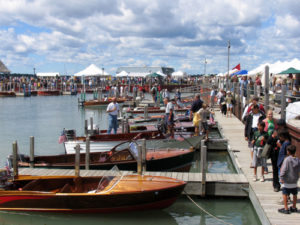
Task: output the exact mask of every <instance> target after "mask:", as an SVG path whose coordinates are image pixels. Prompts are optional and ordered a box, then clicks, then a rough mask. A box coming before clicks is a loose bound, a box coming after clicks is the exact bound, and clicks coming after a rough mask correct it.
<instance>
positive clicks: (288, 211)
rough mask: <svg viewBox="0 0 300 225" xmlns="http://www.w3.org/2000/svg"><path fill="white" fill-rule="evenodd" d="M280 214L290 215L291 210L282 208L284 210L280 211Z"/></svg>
mask: <svg viewBox="0 0 300 225" xmlns="http://www.w3.org/2000/svg"><path fill="white" fill-rule="evenodd" d="M278 212H280V213H283V214H290V210H288V209H285V208H282V209H278Z"/></svg>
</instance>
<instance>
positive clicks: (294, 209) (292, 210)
mask: <svg viewBox="0 0 300 225" xmlns="http://www.w3.org/2000/svg"><path fill="white" fill-rule="evenodd" d="M290 212H291V213H293V212H298V209H297V208H293V206H291V207H290Z"/></svg>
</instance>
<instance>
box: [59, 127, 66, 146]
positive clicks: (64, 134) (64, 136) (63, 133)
mask: <svg viewBox="0 0 300 225" xmlns="http://www.w3.org/2000/svg"><path fill="white" fill-rule="evenodd" d="M66 141H67V136H66V133H65V130H63V132H62V133H61V135H60V136H59V138H58V143H59V144H61V143H64V142H66Z"/></svg>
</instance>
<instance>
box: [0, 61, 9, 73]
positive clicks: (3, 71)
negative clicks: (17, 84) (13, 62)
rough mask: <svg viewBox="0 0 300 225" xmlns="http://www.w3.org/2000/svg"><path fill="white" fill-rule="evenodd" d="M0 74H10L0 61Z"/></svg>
mask: <svg viewBox="0 0 300 225" xmlns="http://www.w3.org/2000/svg"><path fill="white" fill-rule="evenodd" d="M0 74H10V71H9V69H7V67H6V66H5V65H4V63H3V62H2V61H1V60H0Z"/></svg>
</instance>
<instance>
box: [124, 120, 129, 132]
mask: <svg viewBox="0 0 300 225" xmlns="http://www.w3.org/2000/svg"><path fill="white" fill-rule="evenodd" d="M125 133H126V134H129V133H130V129H129V122H128V118H126V120H125Z"/></svg>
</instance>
